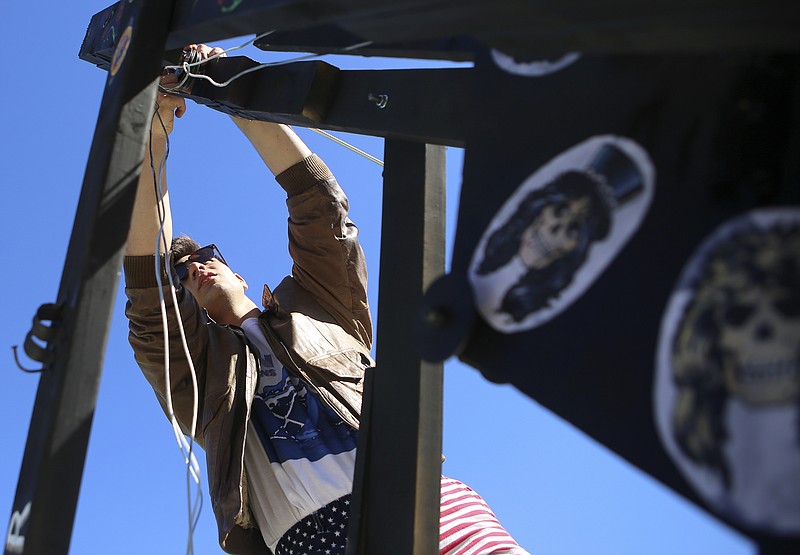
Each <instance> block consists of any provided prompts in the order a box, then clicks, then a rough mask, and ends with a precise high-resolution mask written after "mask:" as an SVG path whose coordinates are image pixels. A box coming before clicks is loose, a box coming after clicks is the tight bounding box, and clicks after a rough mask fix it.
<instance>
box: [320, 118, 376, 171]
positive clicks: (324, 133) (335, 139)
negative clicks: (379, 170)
mask: <svg viewBox="0 0 800 555" xmlns="http://www.w3.org/2000/svg"><path fill="white" fill-rule="evenodd" d="M308 130H309V131H313V132H314V133H319V134H320V135H322V136H323V137H326V138H328V139H330V140H332V141H333V142H334V143H336V144H338V145H342V146H343V147H345V148H346V149H348V150H352V151H353V152H355V153H356V154H358V155H360V156H363V157H364V158H366V159H367V160H369V161H370V162H375V163H376V164H378V165H379V166H380V167H383V161H382V160H380V159H379V158H375V157H374V156H373V155H372V154H369V153H367V152H364V151H363V150H361V149H360V148H358V147H355V146H353V145H351V144H350V143H348V142H346V141H343V140H342V139H340V138H339V137H336V136H334V135H331V134H330V133H328V132H327V131H323V130H322V129H315V128H313V127H309V128H308Z"/></svg>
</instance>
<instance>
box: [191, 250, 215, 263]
mask: <svg viewBox="0 0 800 555" xmlns="http://www.w3.org/2000/svg"><path fill="white" fill-rule="evenodd" d="M212 258H215V255H214V247H203V248H202V249H198V250H196V251H194V252H193V253H192V254H190V255H189V260H190V261H192V262H208V261H209V260H211V259H212Z"/></svg>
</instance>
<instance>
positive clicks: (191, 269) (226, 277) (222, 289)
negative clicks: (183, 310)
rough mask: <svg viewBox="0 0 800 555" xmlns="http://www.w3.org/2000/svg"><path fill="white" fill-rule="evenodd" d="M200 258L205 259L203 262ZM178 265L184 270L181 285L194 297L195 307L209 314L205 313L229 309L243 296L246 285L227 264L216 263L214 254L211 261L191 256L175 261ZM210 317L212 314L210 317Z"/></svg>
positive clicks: (218, 261)
mask: <svg viewBox="0 0 800 555" xmlns="http://www.w3.org/2000/svg"><path fill="white" fill-rule="evenodd" d="M201 250H202V249H201ZM204 258H207V259H206V260H204ZM190 259H191V260H190ZM180 264H183V265H185V267H186V275H185V277H184V278H183V279H182V280H181V283H182V284H183V286H184V287H185V288H186V290H187V291H189V292H190V293H191V294H192V296H194V298H195V299H196V300H197V302H198V304H199V305H200V306H202V307H203V308H205V309H206V310H208V311H209V314H212V312H216V313H218V314H219V312H220V311H224V310H226V309H228V308H229V307H231V306H233V305H234V304H235V302H236V301H237V300H239V298H240V297H241V296H244V292H245V290H246V289H247V283H245V281H244V279H242V277H241V276H239V275H238V274H236V273H234V272H233V270H231V269H230V268H229V267H228V265H227V264H225V263H224V262H222V261H221V260H219V258H217V256H216V253H214V256H213V257H212V258H208V257H207V256H201V257H197V256H196V255H195V254H194V253H192V254H191V255H187V256H184V257H183V258H181V259H179V260H178V261H177V262H176V266H178V265H180ZM213 317H214V314H212V318H213ZM215 319H218V318H215Z"/></svg>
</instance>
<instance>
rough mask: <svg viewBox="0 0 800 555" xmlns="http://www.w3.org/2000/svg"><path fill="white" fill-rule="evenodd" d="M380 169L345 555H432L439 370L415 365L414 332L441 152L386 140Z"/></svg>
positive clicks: (436, 236) (441, 220)
mask: <svg viewBox="0 0 800 555" xmlns="http://www.w3.org/2000/svg"><path fill="white" fill-rule="evenodd" d="M385 162H386V167H385V170H384V189H383V217H382V222H383V224H382V232H381V272H380V285H379V289H378V326H377V328H378V329H377V338H378V342H377V352H376V363H377V364H376V368H375V369H374V370H372V371H371V376H370V378H369V380H368V383H367V387H368V390H367V391H366V392H365V403H366V407H365V408H366V411H367V414H368V421H367V427H366V429H362V431H361V432H360V434H359V444H358V454H357V462H356V480H355V489H354V491H353V501H354V507H353V508H352V511H351V521H350V530H348V555H354V554H355V553H359V554H372V553H380V554H381V555H428V554H430V553H437V552H438V543H439V505H440V477H441V452H442V451H441V450H442V395H443V365H442V364H441V363H430V362H425V361H423V360H422V359H421V357H420V355H419V353H418V352H417V350H416V348H415V346H416V335H415V333H414V329H415V323H416V321H417V317H418V312H419V307H420V305H421V304H422V298H423V292H424V291H425V289H426V288H427V287H428V285H429V284H430V283H431V282H432V281H433V280H434V279H435V278H437V277H439V276H440V275H441V274H442V273H443V272H444V262H445V149H444V147H440V146H432V145H425V144H422V143H412V142H407V141H394V140H388V141H386V152H385ZM398 253H406V254H404V255H403V256H399V255H398Z"/></svg>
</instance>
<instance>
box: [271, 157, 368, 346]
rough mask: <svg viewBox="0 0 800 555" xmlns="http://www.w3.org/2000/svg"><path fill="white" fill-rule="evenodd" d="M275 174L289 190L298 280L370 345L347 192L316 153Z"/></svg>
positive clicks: (362, 268)
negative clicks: (349, 216)
mask: <svg viewBox="0 0 800 555" xmlns="http://www.w3.org/2000/svg"><path fill="white" fill-rule="evenodd" d="M276 179H277V181H278V183H279V184H280V185H281V187H283V189H284V190H285V191H286V193H287V195H288V198H287V200H286V204H287V206H288V207H289V254H290V255H291V257H292V260H293V261H294V264H293V267H292V275H293V277H294V279H295V280H297V282H298V283H299V284H300V285H301V286H302V287H303V288H304V289H306V290H307V291H309V292H310V293H311V294H312V295H313V296H314V297H315V298H316V299H317V301H318V302H319V303H320V304H321V305H322V306H323V307H324V308H325V309H326V310H327V311H328V312H329V313H330V314H331V315H332V316H334V317H335V318H336V320H337V322H338V323H339V324H340V325H341V326H342V327H343V328H344V329H345V330H346V331H347V332H348V333H349V334H350V335H352V336H354V337H355V338H356V339H358V340H359V341H361V342H362V343H363V344H364V345H365V346H366V347H367V349H370V348H371V346H372V320H371V317H370V311H369V304H368V301H367V264H366V260H365V257H364V252H363V250H362V249H361V245H360V244H359V242H358V228H357V227H356V226H355V224H354V223H353V222H352V221H351V220H350V218H348V216H347V214H348V211H349V209H350V205H349V201H348V200H347V197H346V196H345V194H344V191H342V189H341V187H339V184H338V183H337V182H336V179H335V178H334V177H333V175H332V174H331V172H330V170H329V169H328V167H327V166H326V165H325V163H324V162H323V161H322V160H321V159H319V158H318V157H317V156H316V155H314V154H312V155H311V156H309V157H308V158H306V159H305V160H302V161H301V162H298V163H297V164H295V165H294V166H292V167H291V168H289V169H287V170H286V171H284V172H283V173H281V174H279V175H278V176H277V177H276ZM278 300H279V301H280V299H278Z"/></svg>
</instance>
